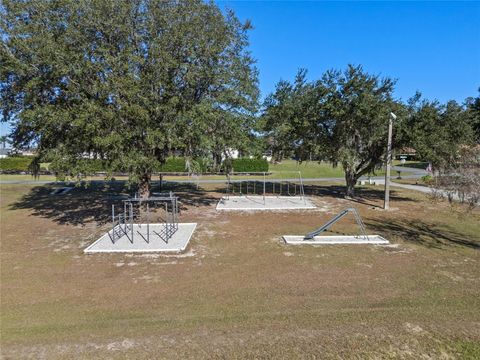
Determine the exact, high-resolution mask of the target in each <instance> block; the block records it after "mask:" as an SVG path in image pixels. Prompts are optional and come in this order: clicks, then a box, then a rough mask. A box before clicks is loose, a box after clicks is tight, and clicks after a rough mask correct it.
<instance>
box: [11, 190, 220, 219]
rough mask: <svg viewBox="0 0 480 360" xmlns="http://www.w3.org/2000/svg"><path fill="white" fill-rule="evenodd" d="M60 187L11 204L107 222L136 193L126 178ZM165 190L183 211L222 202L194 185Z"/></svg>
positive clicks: (63, 216) (49, 214)
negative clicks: (68, 188) (62, 189)
mask: <svg viewBox="0 0 480 360" xmlns="http://www.w3.org/2000/svg"><path fill="white" fill-rule="evenodd" d="M58 187H59V186H58V185H57V186H55V185H50V184H48V185H44V186H37V187H34V188H32V189H31V191H30V192H29V193H27V194H25V195H24V196H23V197H22V198H21V199H20V200H19V201H17V202H15V203H13V204H11V205H10V209H12V210H18V209H27V210H32V214H33V215H34V216H41V217H45V218H49V219H52V220H54V221H55V222H57V223H59V224H70V225H84V224H85V223H88V222H97V223H99V224H105V223H107V222H110V221H111V214H112V205H115V206H116V207H117V206H118V209H122V208H123V205H122V200H124V199H127V198H129V197H130V196H131V195H132V194H133V192H134V191H133V190H132V189H129V188H128V187H127V186H126V182H124V181H115V182H105V181H92V182H90V183H89V185H88V187H84V186H79V187H75V188H74V189H72V190H71V191H70V192H68V193H66V194H63V195H52V194H51V192H52V191H53V190H54V189H56V188H58ZM152 191H153V192H158V191H160V189H159V186H158V183H154V184H153V187H152ZM161 191H174V192H175V193H176V195H177V196H179V199H180V211H182V210H185V209H186V208H187V207H186V206H210V205H211V204H213V203H216V202H217V201H218V199H217V198H215V197H212V196H208V195H207V194H206V192H205V191H204V190H202V189H196V187H195V186H194V185H190V184H171V183H168V184H166V185H164V186H163V188H162V189H161Z"/></svg>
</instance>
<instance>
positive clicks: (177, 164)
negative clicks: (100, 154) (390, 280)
mask: <svg viewBox="0 0 480 360" xmlns="http://www.w3.org/2000/svg"><path fill="white" fill-rule="evenodd" d="M31 161H32V158H31V157H7V158H3V159H0V170H1V171H29V165H30V163H31ZM81 161H82V162H83V164H78V165H81V167H82V168H84V169H85V170H86V171H87V172H89V173H94V172H102V171H105V167H104V163H103V161H102V160H99V159H82V160H81ZM197 162H198V161H197ZM200 165H202V166H200V167H201V170H202V172H206V171H208V170H207V169H206V168H207V167H208V164H207V162H205V164H203V162H202V164H200ZM232 168H233V171H236V172H267V171H268V162H267V160H265V159H249V158H240V159H233V160H232ZM51 170H53V171H55V169H51ZM57 170H58V169H57ZM156 171H158V172H172V173H180V172H185V171H186V169H185V158H183V157H171V158H168V159H167V160H166V162H165V164H163V165H161V166H159V167H158V169H156Z"/></svg>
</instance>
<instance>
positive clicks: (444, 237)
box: [366, 219, 480, 249]
mask: <svg viewBox="0 0 480 360" xmlns="http://www.w3.org/2000/svg"><path fill="white" fill-rule="evenodd" d="M366 226H367V228H368V229H369V230H370V231H372V230H374V231H372V232H375V233H380V234H385V236H386V237H387V238H388V235H393V236H398V237H400V238H402V239H403V240H404V241H407V242H411V243H414V244H418V245H422V246H426V247H429V248H439V249H440V248H443V247H445V246H452V245H458V246H466V247H470V248H472V249H480V242H479V241H475V240H471V239H467V238H466V237H465V235H464V234H460V233H458V232H456V231H454V230H451V229H449V228H446V227H445V226H440V225H438V224H432V223H427V222H424V221H422V220H416V219H414V220H409V219H398V220H396V219H382V220H378V221H377V220H374V221H368V222H366Z"/></svg>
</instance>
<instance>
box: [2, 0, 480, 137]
mask: <svg viewBox="0 0 480 360" xmlns="http://www.w3.org/2000/svg"><path fill="white" fill-rule="evenodd" d="M217 3H218V4H219V5H220V6H221V7H222V8H225V7H229V8H231V9H233V10H234V11H235V12H236V14H237V16H238V17H239V18H240V19H242V20H245V19H250V20H251V21H252V23H253V25H254V27H255V29H254V30H252V31H251V32H250V49H251V51H252V54H253V56H254V57H255V58H256V59H257V67H258V69H259V72H260V89H261V93H262V98H263V97H264V96H265V95H267V94H268V93H269V92H271V91H273V90H274V88H275V84H276V83H277V82H278V80H280V79H281V78H283V79H287V80H291V79H293V77H294V75H295V73H296V72H297V69H298V68H300V67H303V68H306V69H308V70H309V77H310V78H311V79H315V78H318V77H319V76H320V75H321V74H322V73H323V72H324V71H325V70H327V69H330V68H345V67H346V65H347V64H349V63H352V64H362V65H363V66H364V68H365V69H366V70H367V71H369V72H371V73H375V74H381V75H385V76H390V77H393V78H396V79H398V83H397V87H396V93H395V95H396V96H397V97H398V98H402V99H404V100H405V99H407V98H408V97H410V96H412V95H413V94H414V93H415V91H416V90H419V91H421V92H422V93H423V94H424V96H425V97H427V98H429V99H438V100H439V101H441V102H445V101H447V100H449V99H454V100H457V101H459V102H461V101H463V100H464V99H465V98H466V97H468V96H477V94H478V92H477V89H478V87H480V2H459V1H457V2H343V1H342V2H321V1H318V2H314V1H311V2H300V1H292V2H286V1H217ZM7 129H8V127H7V125H6V124H4V123H2V124H0V134H2V135H3V134H5V133H6V132H7V131H8V130H7Z"/></svg>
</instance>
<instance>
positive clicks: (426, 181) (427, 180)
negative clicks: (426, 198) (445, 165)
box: [422, 175, 433, 185]
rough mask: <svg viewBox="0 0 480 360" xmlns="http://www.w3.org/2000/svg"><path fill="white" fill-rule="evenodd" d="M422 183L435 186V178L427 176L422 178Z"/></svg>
mask: <svg viewBox="0 0 480 360" xmlns="http://www.w3.org/2000/svg"><path fill="white" fill-rule="evenodd" d="M422 182H423V183H424V184H427V185H432V184H433V176H432V175H425V176H422Z"/></svg>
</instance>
